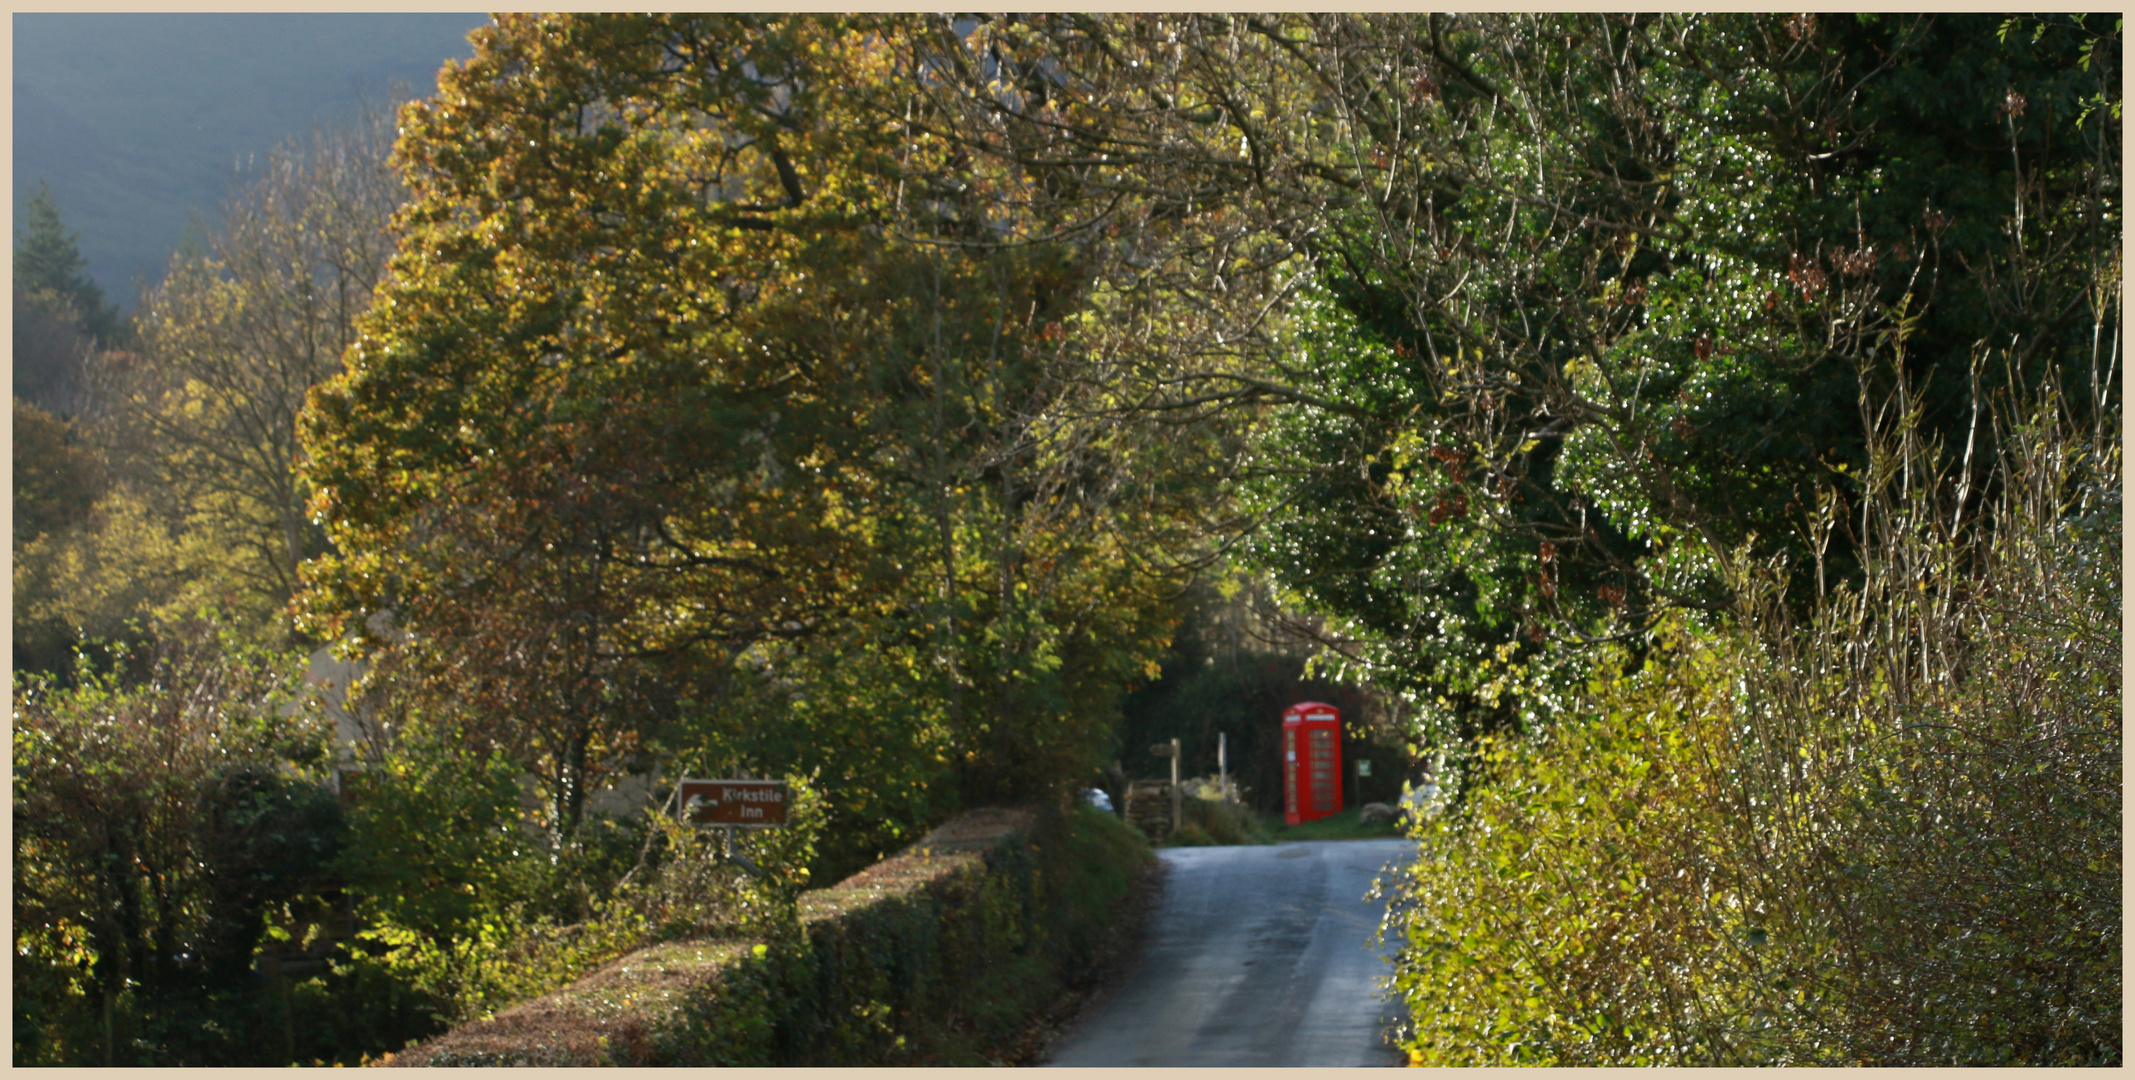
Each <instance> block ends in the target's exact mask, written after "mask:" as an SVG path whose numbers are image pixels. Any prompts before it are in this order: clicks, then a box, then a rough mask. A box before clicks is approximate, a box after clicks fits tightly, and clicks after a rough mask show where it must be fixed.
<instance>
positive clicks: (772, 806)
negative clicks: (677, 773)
mask: <svg viewBox="0 0 2135 1080" xmlns="http://www.w3.org/2000/svg"><path fill="white" fill-rule="evenodd" d="M791 795H792V791H791V790H790V789H789V788H788V787H787V786H786V782H785V781H783V780H692V779H689V778H687V777H684V778H683V780H682V782H681V783H680V784H679V785H677V786H676V789H675V802H676V805H677V806H678V807H679V808H680V816H681V818H682V820H683V822H685V823H686V824H690V825H717V826H719V827H720V828H721V829H722V830H724V831H725V833H726V836H725V840H724V842H723V843H722V844H721V845H720V846H721V849H722V851H723V853H724V857H725V858H726V859H728V860H730V861H733V862H738V863H740V864H741V865H742V866H744V867H747V868H748V869H749V871H750V872H752V873H754V872H755V871H756V866H755V864H754V863H751V862H750V861H749V860H747V859H745V858H742V857H741V856H738V855H735V854H734V830H735V829H776V828H780V827H782V826H784V825H785V824H786V805H787V804H788V803H789V802H790V801H791Z"/></svg>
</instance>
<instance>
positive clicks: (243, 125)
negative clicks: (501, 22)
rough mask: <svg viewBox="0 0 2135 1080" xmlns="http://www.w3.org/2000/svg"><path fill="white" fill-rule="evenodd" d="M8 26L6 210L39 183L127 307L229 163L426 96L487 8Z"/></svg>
mask: <svg viewBox="0 0 2135 1080" xmlns="http://www.w3.org/2000/svg"><path fill="white" fill-rule="evenodd" d="M12 18H13V29H14V87H13V89H14V131H15V152H14V158H13V164H14V203H13V205H14V210H15V220H16V221H18V222H19V221H20V220H21V209H22V206H23V204H24V202H25V201H26V200H27V199H28V198H29V196H30V195H31V194H32V193H34V192H35V191H36V190H37V189H38V184H39V183H40V182H44V183H46V184H49V185H50V188H51V191H52V194H53V197H54V198H55V199H56V200H57V201H58V203H59V208H60V214H61V216H62V217H63V218H64V220H65V221H66V223H67V227H68V228H69V229H70V230H71V231H74V232H77V233H79V234H80V237H81V240H80V247H81V252H82V255H83V256H84V257H85V258H86V259H87V260H88V263H89V273H90V276H92V277H94V278H95V279H96V280H97V283H98V284H100V285H102V286H103V287H104V292H105V295H106V296H107V297H108V298H110V299H112V300H114V301H117V302H118V303H120V304H121V305H122V306H124V307H125V308H127V309H128V310H132V308H133V305H134V300H135V297H136V295H137V292H136V286H137V285H138V284H141V283H147V282H153V281H154V280H155V279H156V278H158V277H160V276H161V274H162V271H163V268H164V267H165V266H166V265H167V263H168V261H169V258H170V254H171V252H173V251H174V250H176V249H177V247H178V244H179V241H180V239H181V238H182V237H183V236H184V234H185V229H186V224H187V222H188V221H189V220H197V221H199V222H201V223H202V224H204V225H205V226H207V227H209V228H212V227H213V225H214V222H215V220H216V212H217V210H218V208H219V207H220V206H221V204H222V202H223V201H224V199H225V198H227V197H228V194H229V192H230V190H231V183H232V180H233V179H234V178H235V177H236V176H237V175H238V170H239V168H240V167H241V166H242V165H243V163H244V162H245V161H247V160H250V159H255V158H258V157H261V156H263V155H265V154H266V153H267V152H268V151H270V150H272V149H273V148H274V147H275V146H277V145H279V144H281V143H283V142H285V141H288V140H292V139H304V138H308V136H309V135H310V133H311V131H312V129H313V127H314V126H328V127H330V126H333V125H335V124H337V123H340V122H344V121H345V120H346V119H348V118H349V117H351V116H353V115H354V114H355V112H356V110H357V107H358V104H359V103H360V102H363V101H365V100H371V101H383V100H385V98H386V97H387V96H388V93H389V91H390V89H391V88H392V87H393V86H395V85H396V84H398V85H401V86H403V87H405V89H406V92H408V93H411V94H414V95H418V96H420V95H425V94H428V93H430V92H432V91H434V90H435V89H436V85H437V71H438V68H439V67H441V66H442V65H443V63H444V62H445V61H446V60H447V59H465V58H467V57H469V56H472V55H473V53H474V49H473V46H471V45H470V44H468V41H467V32H468V31H469V30H472V29H474V28H475V27H478V26H482V25H484V24H486V23H487V22H488V21H489V19H488V16H486V15H481V14H474V13H464V14H447V13H437V12H396V13H364V14H109V13H98V14H48V13H44V14H27V13H18V14H15V15H13V16H12Z"/></svg>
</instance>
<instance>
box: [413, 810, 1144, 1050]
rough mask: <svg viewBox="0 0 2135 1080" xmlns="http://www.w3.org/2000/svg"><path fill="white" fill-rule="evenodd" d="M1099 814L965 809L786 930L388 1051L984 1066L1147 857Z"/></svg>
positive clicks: (1059, 982)
mask: <svg viewBox="0 0 2135 1080" xmlns="http://www.w3.org/2000/svg"><path fill="white" fill-rule="evenodd" d="M1151 857H1152V856H1151V853H1150V851H1149V848H1148V845H1147V843H1146V842H1144V841H1142V840H1141V838H1140V837H1138V836H1136V835H1135V834H1134V833H1133V831H1132V830H1130V829H1128V828H1127V827H1126V826H1125V825H1123V824H1122V823H1120V822H1119V820H1118V819H1116V818H1114V817H1112V816H1111V815H1109V814H1104V813H1101V812H1097V811H1092V810H1089V809H1087V808H1081V807H1078V808H1076V809H1074V810H1071V811H1068V812H1066V813H1060V812H1039V811H1033V810H999V809H993V810H975V811H971V812H968V813H965V814H962V815H960V816H958V817H957V818H955V819H953V820H951V821H950V822H949V823H947V824H945V825H943V826H942V827H941V828H938V829H936V830H934V831H933V832H932V833H929V834H928V835H927V837H926V838H925V839H924V840H921V841H920V842H919V843H917V844H915V845H913V846H912V847H911V848H908V849H907V850H905V851H904V852H902V853H900V854H898V855H896V856H895V857H893V858H890V859H887V860H884V861H883V862H880V863H877V864H876V865H875V866H872V867H870V868H868V869H867V870H864V871H862V872H860V873H859V874H856V875H854V876H852V877H850V878H848V879H846V880H845V881H843V882H840V883H839V884H837V885H836V886H833V887H831V888H828V889H821V890H817V891H815V892H811V893H807V894H804V895H803V896H802V897H801V900H800V905H799V915H800V917H799V925H798V927H797V928H796V931H795V932H794V933H793V934H792V935H791V936H790V937H787V938H784V939H782V940H774V941H765V942H740V941H692V942H674V943H668V944H663V945H657V946H654V947H652V948H648V949H643V950H640V951H638V952H635V953H632V954H630V955H629V956H625V957H623V958H621V959H619V960H616V961H614V962H613V963H610V964H608V965H606V966H604V967H602V968H601V969H600V970H598V971H596V972H594V973H593V974H592V975H589V976H587V977H586V978H584V979H581V980H579V981H578V982H576V983H574V984H572V985H571V986H569V987H567V988H565V989H564V990H562V991H559V992H557V993H555V994H551V995H548V996H546V997H543V998H539V999H537V1000H534V1001H531V1002H527V1003H525V1004H523V1005H519V1006H516V1007H514V1008H512V1009H510V1010H507V1011H506V1012H503V1013H500V1014H498V1015H497V1016H496V1017H494V1018H492V1019H488V1020H483V1021H479V1022H476V1023H473V1024H468V1025H465V1026H462V1027H460V1028H456V1029H454V1030H453V1031H450V1032H447V1033H446V1034H444V1035H442V1036H439V1037H438V1038H436V1039H434V1040H431V1041H430V1042H428V1043H424V1044H422V1045H420V1046H417V1047H415V1048H413V1049H411V1050H409V1051H407V1052H406V1053H402V1054H397V1055H393V1056H391V1057H389V1058H388V1059H387V1060H386V1061H385V1062H382V1064H390V1065H409V1066H443V1065H539V1066H589V1065H630V1066H668V1065H921V1064H927V1065H956V1064H968V1065H982V1064H988V1063H992V1062H994V1061H997V1060H998V1059H999V1058H1000V1056H1001V1055H1002V1053H1003V1052H1004V1051H1005V1050H1006V1049H1007V1048H1008V1047H1009V1045H1010V1044H1011V1043H1012V1041H1013V1040H1014V1039H1015V1037H1016V1036H1017V1035H1018V1034H1019V1033H1020V1031H1021V1030H1022V1028H1023V1026H1024V1025H1025V1023H1026V1022H1027V1021H1028V1019H1029V1018H1030V1017H1031V1016H1033V1015H1034V1014H1036V1013H1038V1012H1039V1011H1040V1010H1042V1009H1043V1008H1044V1007H1045V1006H1047V1005H1048V1004H1050V1003H1051V1002H1052V1001H1053V1000H1055V999H1056V998H1057V997H1058V996H1059V995H1060V993H1061V991H1062V989H1063V988H1064V987H1065V986H1066V984H1067V981H1068V980H1069V979H1070V978H1072V977H1073V976H1074V975H1075V974H1076V973H1077V972H1079V971H1080V970H1081V969H1083V968H1084V967H1086V966H1087V965H1089V964H1090V963H1092V962H1093V961H1094V960H1095V959H1096V958H1097V957H1096V952H1097V950H1098V948H1099V942H1100V941H1101V940H1102V938H1103V936H1104V932H1105V930H1106V929H1107V928H1108V927H1109V926H1110V924H1111V922H1112V920H1113V918H1114V916H1115V914H1116V913H1117V912H1118V911H1119V909H1120V907H1121V905H1122V902H1123V901H1124V900H1125V899H1126V896H1127V893H1128V891H1129V889H1130V888H1131V886H1132V882H1133V879H1134V875H1135V872H1136V870H1137V869H1138V868H1139V866H1140V865H1141V864H1143V863H1145V862H1147V861H1148V860H1149V859H1150V858H1151Z"/></svg>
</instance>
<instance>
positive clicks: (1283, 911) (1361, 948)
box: [1046, 839, 1416, 1066]
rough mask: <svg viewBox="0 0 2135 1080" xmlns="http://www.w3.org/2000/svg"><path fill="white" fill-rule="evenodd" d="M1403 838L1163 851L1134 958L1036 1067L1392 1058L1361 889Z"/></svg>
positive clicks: (1411, 850) (1405, 856)
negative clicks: (1128, 970) (1106, 996)
mask: <svg viewBox="0 0 2135 1080" xmlns="http://www.w3.org/2000/svg"><path fill="white" fill-rule="evenodd" d="M1415 850H1416V849H1415V844H1414V843H1413V842H1412V841H1408V840H1399V839H1396V840H1341V841H1335V840H1325V841H1313V842H1308V843H1289V844H1275V845H1272V846H1261V847H1199V848H1169V849H1166V850H1164V851H1161V852H1159V855H1160V856H1161V857H1162V858H1163V860H1164V861H1165V862H1166V863H1168V864H1170V865H1169V868H1168V873H1167V874H1166V878H1165V882H1164V891H1163V895H1162V896H1161V897H1159V898H1158V900H1157V908H1156V910H1155V911H1154V912H1152V913H1151V914H1150V917H1149V937H1148V941H1147V944H1146V946H1145V947H1144V950H1143V953H1142V958H1141V961H1140V963H1139V964H1138V966H1137V967H1136V969H1135V970H1134V972H1133V973H1132V974H1130V975H1129V976H1128V978H1127V982H1126V984H1125V985H1124V986H1122V987H1121V988H1120V989H1119V991H1118V992H1116V993H1115V994H1113V996H1112V997H1111V999H1110V1000H1109V1001H1107V1002H1105V1003H1104V1004H1103V1005H1102V1006H1100V1007H1099V1008H1098V1009H1097V1010H1096V1012H1095V1013H1094V1014H1093V1015H1091V1016H1089V1017H1087V1018H1085V1019H1084V1021H1083V1022H1082V1023H1081V1024H1080V1025H1079V1026H1078V1027H1077V1028H1076V1029H1074V1030H1072V1031H1069V1032H1067V1033H1066V1034H1064V1035H1062V1036H1061V1038H1060V1039H1059V1041H1057V1042H1055V1043H1054V1044H1053V1049H1052V1055H1051V1058H1050V1060H1048V1061H1047V1062H1046V1064H1048V1065H1138V1066H1331V1065H1383V1066H1395V1065H1400V1064H1402V1063H1403V1059H1402V1056H1401V1055H1400V1053H1399V1052H1398V1051H1396V1050H1395V1049H1394V1048H1393V1047H1391V1046H1389V1045H1387V1043H1386V1041H1385V1039H1384V1037H1383V1034H1382V1033H1383V1032H1384V1030H1385V1029H1386V1027H1387V1025H1388V1024H1389V1023H1390V1021H1391V1019H1392V1018H1393V1017H1394V1016H1395V1015H1396V1007H1395V1006H1393V1005H1392V1004H1390V1003H1388V1002H1387V1001H1386V1000H1385V999H1384V997H1383V996H1382V994H1383V990H1382V989H1381V986H1380V982H1381V980H1383V979H1384V978H1385V977H1386V976H1387V975H1388V974H1390V973H1391V969H1390V968H1389V966H1388V965H1387V962H1386V960H1385V958H1384V957H1383V956H1382V955H1381V954H1380V952H1379V947H1378V946H1376V945H1374V944H1373V943H1372V934H1373V932H1374V931H1375V930H1377V929H1378V925H1379V918H1380V916H1381V915H1383V914H1384V913H1385V905H1384V904H1383V903H1373V902H1370V901H1367V900H1365V899H1364V894H1365V893H1366V892H1368V891H1370V889H1371V882H1372V878H1373V877H1374V876H1376V875H1377V874H1378V872H1379V869H1380V867H1382V866H1385V865H1386V864H1388V863H1390V862H1396V861H1399V862H1403V863H1405V862H1407V861H1408V860H1410V859H1412V858H1413V857H1414V856H1415Z"/></svg>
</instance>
